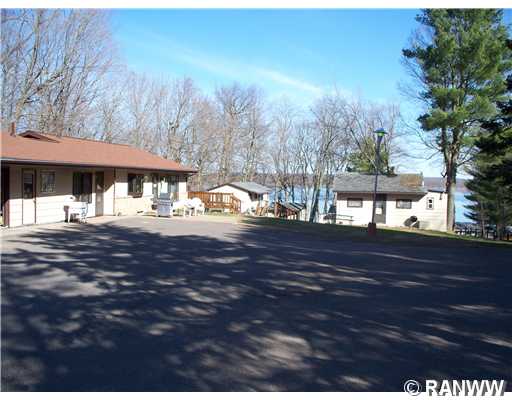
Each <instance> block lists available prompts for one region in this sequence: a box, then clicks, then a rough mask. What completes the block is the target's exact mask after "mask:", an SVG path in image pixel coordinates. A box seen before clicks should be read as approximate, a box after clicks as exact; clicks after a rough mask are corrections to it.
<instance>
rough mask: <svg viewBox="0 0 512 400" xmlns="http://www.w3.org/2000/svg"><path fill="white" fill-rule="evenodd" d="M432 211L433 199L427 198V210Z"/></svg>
mask: <svg viewBox="0 0 512 400" xmlns="http://www.w3.org/2000/svg"><path fill="white" fill-rule="evenodd" d="M433 209H434V198H433V197H427V210H433Z"/></svg>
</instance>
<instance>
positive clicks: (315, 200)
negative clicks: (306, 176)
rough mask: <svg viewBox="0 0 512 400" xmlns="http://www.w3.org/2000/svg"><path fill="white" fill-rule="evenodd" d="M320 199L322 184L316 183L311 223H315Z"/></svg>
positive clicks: (310, 216) (310, 217) (310, 215)
mask: <svg viewBox="0 0 512 400" xmlns="http://www.w3.org/2000/svg"><path fill="white" fill-rule="evenodd" d="M319 198H320V184H319V183H318V182H315V186H314V188H313V201H312V202H311V213H310V214H309V222H315V219H316V214H317V213H318V200H319Z"/></svg>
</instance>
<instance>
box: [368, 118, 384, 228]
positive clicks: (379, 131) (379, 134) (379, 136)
mask: <svg viewBox="0 0 512 400" xmlns="http://www.w3.org/2000/svg"><path fill="white" fill-rule="evenodd" d="M373 133H375V134H376V135H377V146H375V183H374V187H373V207H372V222H370V223H369V224H368V235H370V236H375V235H376V234H377V224H376V223H375V210H376V208H377V184H378V180H379V169H380V144H381V142H382V139H383V138H384V136H385V135H387V132H386V131H385V130H384V128H379V129H377V130H376V131H374V132H373Z"/></svg>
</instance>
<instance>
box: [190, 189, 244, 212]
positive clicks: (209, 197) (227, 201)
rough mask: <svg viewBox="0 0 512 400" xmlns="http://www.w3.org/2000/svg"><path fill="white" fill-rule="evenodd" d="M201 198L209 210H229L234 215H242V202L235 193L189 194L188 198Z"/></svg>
mask: <svg viewBox="0 0 512 400" xmlns="http://www.w3.org/2000/svg"><path fill="white" fill-rule="evenodd" d="M194 197H197V198H199V199H200V200H201V201H202V202H203V203H204V207H205V208H206V209H207V210H211V209H216V210H229V212H232V213H236V214H238V213H240V210H241V207H242V204H241V203H242V202H241V201H240V199H238V198H237V197H235V196H234V195H233V193H220V192H188V198H189V199H192V198H194Z"/></svg>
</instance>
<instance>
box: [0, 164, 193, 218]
mask: <svg viewBox="0 0 512 400" xmlns="http://www.w3.org/2000/svg"><path fill="white" fill-rule="evenodd" d="M23 169H31V170H34V171H35V172H36V223H37V224H44V223H51V222H60V221H64V220H65V218H66V213H65V209H64V204H65V203H66V202H68V199H69V197H70V196H72V193H73V172H75V171H81V172H91V173H92V174H93V177H92V179H93V182H92V187H93V193H92V199H91V203H89V205H88V216H89V217H93V216H95V213H96V210H95V204H96V203H95V202H96V193H95V188H96V182H95V175H94V172H95V171H103V172H104V194H103V204H104V206H103V207H104V208H103V214H104V215H114V214H118V213H121V214H125V215H133V214H136V213H137V212H139V211H149V210H150V209H151V204H152V197H153V193H152V182H151V179H150V172H147V171H131V170H130V171H127V170H124V169H117V170H116V171H115V172H114V169H101V168H97V169H94V168H70V167H57V166H44V167H40V166H32V165H9V174H10V188H9V189H10V199H9V226H11V227H15V226H20V225H22V224H23V221H22V208H23V207H22V205H23V200H22V195H21V179H22V170H23ZM41 171H55V192H54V193H42V192H41ZM128 172H130V173H131V172H133V173H141V174H144V175H148V182H144V185H143V196H142V197H139V198H134V197H132V196H129V195H128V182H127V178H128ZM178 190H179V197H180V198H187V178H186V176H180V180H179V186H178Z"/></svg>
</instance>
